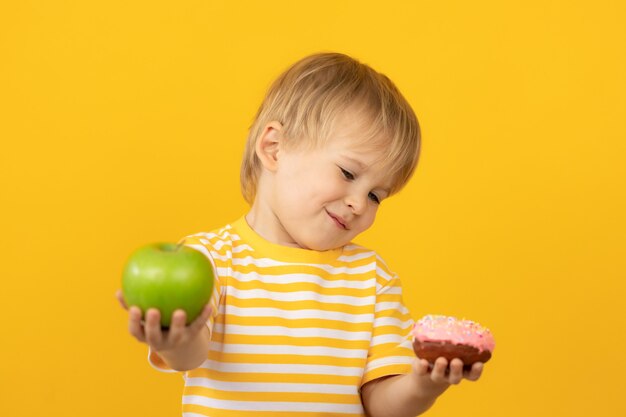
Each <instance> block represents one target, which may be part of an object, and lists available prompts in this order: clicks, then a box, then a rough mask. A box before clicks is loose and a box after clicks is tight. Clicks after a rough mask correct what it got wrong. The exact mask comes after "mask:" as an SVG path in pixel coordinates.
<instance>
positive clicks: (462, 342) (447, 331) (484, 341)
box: [412, 315, 496, 369]
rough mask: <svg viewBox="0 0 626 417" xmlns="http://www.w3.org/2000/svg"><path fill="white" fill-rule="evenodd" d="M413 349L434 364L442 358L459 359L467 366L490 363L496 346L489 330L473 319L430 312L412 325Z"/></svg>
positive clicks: (420, 356)
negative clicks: (475, 363) (430, 313)
mask: <svg viewBox="0 0 626 417" xmlns="http://www.w3.org/2000/svg"><path fill="white" fill-rule="evenodd" d="M412 334H413V350H414V351H415V354H416V355H417V357H418V358H421V359H426V360H427V361H429V362H430V363H434V362H435V360H436V359H437V358H439V357H444V358H446V359H447V360H448V361H450V360H452V359H454V358H459V359H461V360H462V361H463V365H464V366H465V368H468V369H469V368H470V367H471V366H472V364H473V363H474V362H487V361H488V360H489V359H490V358H491V353H492V352H493V349H494V348H495V346H496V343H495V341H494V340H493V335H492V334H491V332H490V331H489V329H487V328H485V327H483V326H481V325H480V324H478V323H476V322H473V321H470V320H459V319H457V318H455V317H449V316H441V315H427V316H424V317H423V318H421V319H420V320H419V321H417V322H416V323H415V325H414V326H413V331H412Z"/></svg>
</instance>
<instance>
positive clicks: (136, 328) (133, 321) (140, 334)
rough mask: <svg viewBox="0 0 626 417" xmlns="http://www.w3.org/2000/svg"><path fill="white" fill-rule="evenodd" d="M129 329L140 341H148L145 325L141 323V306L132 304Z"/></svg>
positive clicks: (129, 313)
mask: <svg viewBox="0 0 626 417" xmlns="http://www.w3.org/2000/svg"><path fill="white" fill-rule="evenodd" d="M128 331H129V332H130V334H132V335H133V336H134V337H135V338H136V339H137V340H139V341H140V342H144V343H145V341H146V335H145V333H144V329H143V326H142V325H141V310H140V309H139V307H136V306H132V307H131V308H130V309H129V310H128Z"/></svg>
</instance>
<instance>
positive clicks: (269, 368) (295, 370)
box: [200, 359, 363, 377]
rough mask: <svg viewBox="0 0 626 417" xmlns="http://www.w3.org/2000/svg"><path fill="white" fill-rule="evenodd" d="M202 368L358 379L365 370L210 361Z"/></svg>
mask: <svg viewBox="0 0 626 417" xmlns="http://www.w3.org/2000/svg"><path fill="white" fill-rule="evenodd" d="M200 367H201V368H206V369H211V370H214V371H217V372H227V373H238V374H250V373H261V374H303V375H339V376H357V377H361V376H362V375H363V368H361V367H355V366H331V365H299V364H293V363H287V364H285V363H231V362H217V361H213V360H210V359H209V360H206V361H204V362H203V363H202V365H200Z"/></svg>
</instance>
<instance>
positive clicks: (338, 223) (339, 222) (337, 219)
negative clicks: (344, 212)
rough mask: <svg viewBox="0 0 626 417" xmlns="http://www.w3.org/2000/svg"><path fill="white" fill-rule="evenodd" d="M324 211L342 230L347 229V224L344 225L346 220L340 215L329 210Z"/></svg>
mask: <svg viewBox="0 0 626 417" xmlns="http://www.w3.org/2000/svg"><path fill="white" fill-rule="evenodd" d="M326 213H328V215H329V216H330V218H331V219H333V220H334V221H335V224H336V225H337V226H339V227H341V228H342V229H344V230H348V226H346V222H345V221H344V220H343V219H342V218H341V217H339V216H336V215H334V214H333V213H331V212H330V211H326Z"/></svg>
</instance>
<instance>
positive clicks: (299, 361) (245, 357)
mask: <svg viewBox="0 0 626 417" xmlns="http://www.w3.org/2000/svg"><path fill="white" fill-rule="evenodd" d="M209 359H211V360H215V361H219V362H222V363H258V364H272V363H279V364H291V365H327V366H338V367H352V368H358V367H361V368H362V367H364V366H365V360H364V358H363V359H361V358H341V359H337V358H335V357H331V356H314V355H285V354H275V355H271V354H255V353H220V352H214V351H211V352H209Z"/></svg>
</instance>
